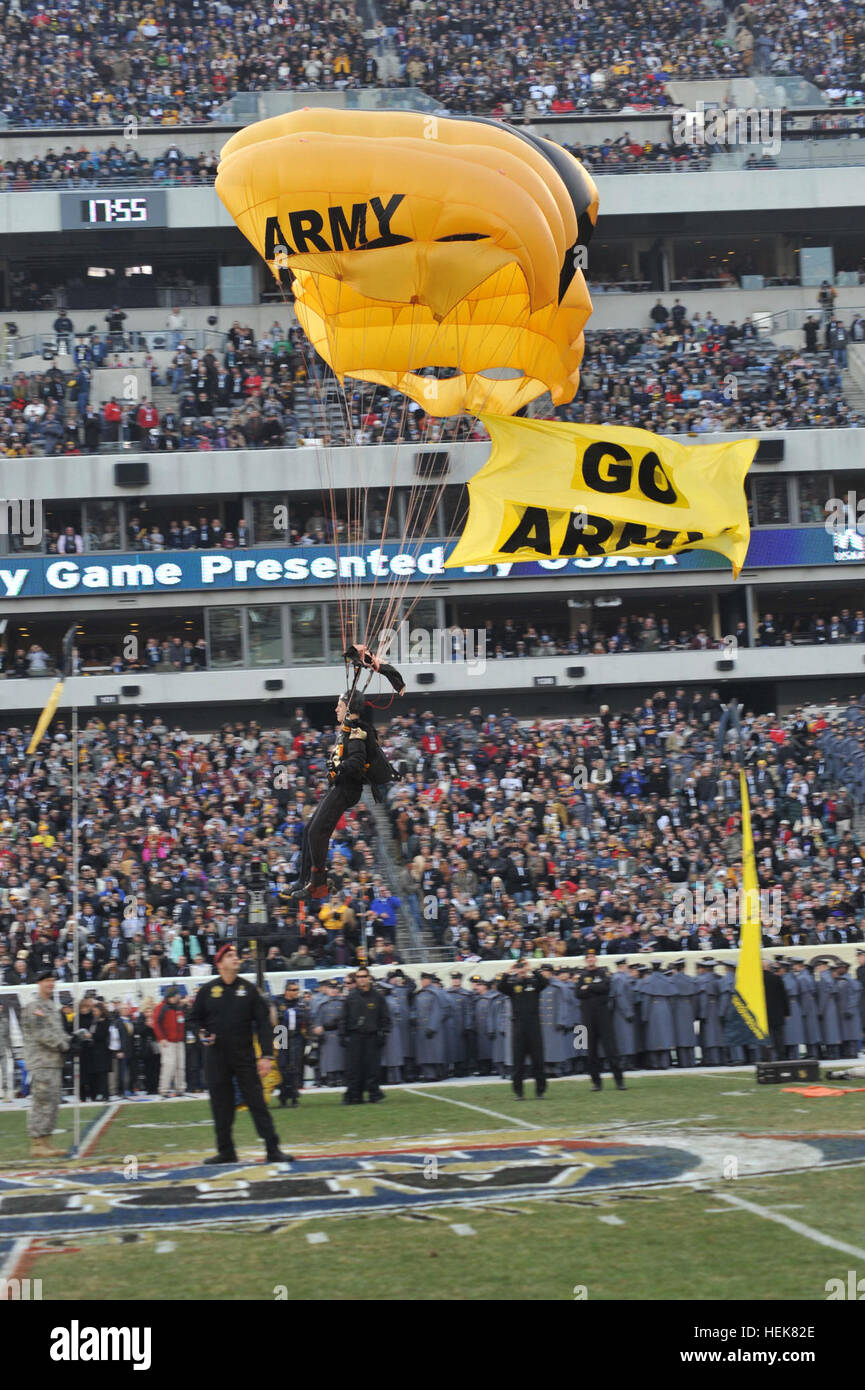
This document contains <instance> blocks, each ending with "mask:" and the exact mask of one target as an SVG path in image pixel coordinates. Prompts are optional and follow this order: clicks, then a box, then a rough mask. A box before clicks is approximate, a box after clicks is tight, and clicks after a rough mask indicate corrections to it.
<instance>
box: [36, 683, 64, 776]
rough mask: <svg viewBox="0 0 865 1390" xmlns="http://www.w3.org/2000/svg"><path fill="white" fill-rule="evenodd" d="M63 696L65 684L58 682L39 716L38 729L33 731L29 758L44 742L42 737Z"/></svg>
mask: <svg viewBox="0 0 865 1390" xmlns="http://www.w3.org/2000/svg"><path fill="white" fill-rule="evenodd" d="M62 694H63V682H62V681H58V682H57V684H56V685H55V687H54V689H53V690H52V691H51V694H50V695H49V696H48V703H47V704H46V706H45V708H44V710H43V711H42V713H41V714H40V716H39V720H38V723H37V725H36V728H35V729H34V730H33V737H32V738H31V740H30V743H29V745H28V748H27V757H28V758H29V757H31V756H32V754H33V753H35V752H36V749H37V748H38V747H39V745H40V743H41V742H42V737H43V735H44V733H45V730H46V729H47V728H48V725H49V724H50V723H51V720H52V719H53V718H54V711H55V710H56V709H57V706H58V704H59V703H60V696H61V695H62Z"/></svg>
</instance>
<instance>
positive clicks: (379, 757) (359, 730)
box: [296, 649, 399, 902]
mask: <svg viewBox="0 0 865 1390" xmlns="http://www.w3.org/2000/svg"><path fill="white" fill-rule="evenodd" d="M353 650H354V649H353ZM362 650H363V649H361V651H362ZM373 713H374V711H373V708H372V706H371V705H370V704H369V702H368V701H367V700H365V699H364V698H363V696H362V695H358V694H356V693H355V691H354V689H352V690H350V691H347V692H346V693H345V694H344V695H341V696H340V697H339V700H338V701H337V705H336V717H337V721H338V724H339V733H338V737H337V741H336V743H335V745H334V748H333V752H332V753H331V755H330V757H329V759H328V765H327V770H328V780H329V783H330V785H329V787H328V790H327V791H326V792H325V794H324V796H323V797H322V799H321V801H320V802H319V804H318V807H317V809H316V811H315V812H314V814H313V816H312V818H311V819H310V821H309V823H308V825H307V826H306V829H305V830H304V834H303V847H302V851H301V858H300V874H299V878H298V883H299V884H301V885H303V886H302V887H301V888H300V889H299V891H298V892H297V893H296V896H300V895H302V894H304V893H308V894H309V896H310V897H311V898H312V899H314V900H316V901H319V902H320V901H323V900H324V899H325V898H326V897H327V895H328V887H327V852H328V847H329V845H330V837H331V835H332V834H333V832H334V830H335V829H336V827H337V825H338V823H339V821H340V819H341V818H342V816H343V815H344V814H345V812H346V811H348V810H350V809H351V807H352V806H356V805H357V803H358V802H359V801H360V799H361V797H362V795H363V789H364V787H366V786H368V787H371V788H372V794H373V796H374V797H375V799H376V801H381V800H383V797H384V789H385V787H386V786H387V785H388V783H390V782H393V781H397V780H398V776H399V774H398V773H397V772H396V771H395V769H394V768H392V767H391V765H390V763H389V762H388V760H387V758H386V757H385V756H384V754H383V753H382V751H381V748H380V747H379V742H378V735H377V734H376V731H375V725H374V724H373Z"/></svg>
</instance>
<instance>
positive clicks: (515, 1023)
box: [496, 960, 549, 1100]
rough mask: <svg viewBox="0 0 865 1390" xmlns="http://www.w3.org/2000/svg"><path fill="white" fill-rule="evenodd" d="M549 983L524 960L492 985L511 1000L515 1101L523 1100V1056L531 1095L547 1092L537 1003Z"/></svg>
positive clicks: (540, 1095) (515, 964)
mask: <svg viewBox="0 0 865 1390" xmlns="http://www.w3.org/2000/svg"><path fill="white" fill-rule="evenodd" d="M548 984H549V980H548V979H547V978H546V976H545V975H542V974H541V972H540V970H531V969H530V968H529V963H528V961H527V960H518V961H515V962H514V964H513V965H512V967H511V973H510V976H508V975H502V976H500V977H499V979H498V981H497V982H496V988H497V989H498V991H499V993H500V994H506V995H507V996H508V998H509V999H510V1001H511V1017H512V1033H511V1037H512V1043H513V1061H514V1071H513V1077H512V1080H513V1083H514V1093H515V1095H516V1097H517V1100H522V1098H523V1068H524V1066H525V1060H526V1053H528V1054H529V1057H530V1058H531V1062H532V1075H533V1076H534V1078H535V1095H536V1096H537V1098H538V1100H540V1099H541V1097H542V1096H543V1094H544V1091H545V1090H546V1089H547V1076H546V1069H545V1062H544V1039H543V1035H542V1033H541V1015H540V1010H539V1007H538V1005H539V1000H540V994H541V990H542V989H546V987H547V985H548Z"/></svg>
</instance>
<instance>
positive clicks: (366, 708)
mask: <svg viewBox="0 0 865 1390" xmlns="http://www.w3.org/2000/svg"><path fill="white" fill-rule="evenodd" d="M339 698H340V700H341V701H342V703H343V704H344V705H348V713H349V715H356V717H357V718H358V719H360V720H361V721H362V722H363V723H364V724H371V723H372V721H373V715H374V713H375V711H374V710H373V707H372V705H371V704H370V702H369V700H365V699H364V697H363V696H362V695H355V696H354V697H352V696H350V695H349V693H348V691H347V690H346V691H344V692H343V694H342V695H340V697H339Z"/></svg>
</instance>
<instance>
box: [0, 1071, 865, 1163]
mask: <svg viewBox="0 0 865 1390" xmlns="http://www.w3.org/2000/svg"><path fill="white" fill-rule="evenodd" d="M531 1092H532V1088H531V1087H529V1092H528V1095H527V1099H526V1100H524V1101H522V1102H519V1101H517V1100H516V1098H515V1096H514V1095H513V1091H512V1090H511V1088H510V1087H509V1086H504V1085H496V1084H490V1083H479V1084H477V1085H472V1086H447V1085H443V1086H432V1087H429V1088H427V1089H425V1090H424V1091H422V1092H416V1093H414V1094H412V1093H410V1092H409V1091H406V1090H405V1089H402V1088H394V1087H389V1088H387V1089H386V1096H387V1099H386V1100H385V1102H384V1103H383V1104H382V1105H376V1106H371V1105H364V1106H354V1107H352V1108H351V1109H348V1108H346V1107H345V1106H343V1105H341V1104H340V1101H339V1097H338V1096H337V1095H334V1094H326V1095H322V1094H317V1093H316V1092H314V1091H312V1092H307V1093H305V1094H304V1095H303V1097H302V1099H301V1103H300V1106H299V1107H298V1109H296V1110H291V1109H286V1110H280V1109H279V1107H278V1105H277V1104H276V1103H274V1106H273V1115H274V1119H275V1122H276V1126H277V1130H278V1132H279V1135H280V1139H281V1141H282V1144H283V1147H287V1148H288V1149H289V1150H292V1149H295V1148H296V1149H298V1150H301V1151H304V1150H307V1149H308V1148H315V1147H317V1146H319V1145H328V1146H335V1145H339V1144H344V1145H345V1147H347V1148H351V1147H352V1146H354V1145H357V1146H358V1147H362V1146H363V1145H364V1144H365V1143H367V1142H369V1143H374V1142H376V1141H379V1140H387V1141H391V1140H394V1139H407V1140H411V1139H412V1138H426V1137H428V1136H431V1135H435V1134H436V1133H437V1132H440V1133H441V1134H442V1135H445V1134H447V1133H454V1134H467V1133H475V1132H486V1131H502V1130H503V1131H507V1132H508V1133H510V1134H512V1133H514V1132H517V1133H525V1134H530V1133H531V1130H529V1129H527V1128H525V1125H526V1124H529V1125H537V1126H539V1127H540V1128H550V1129H557V1128H564V1129H566V1130H567V1131H568V1132H569V1133H575V1134H588V1133H592V1132H593V1131H595V1130H596V1129H597V1128H600V1129H602V1130H607V1129H608V1127H610V1126H615V1127H622V1126H629V1125H633V1126H634V1127H635V1128H637V1129H639V1128H640V1127H642V1126H645V1125H646V1124H650V1125H651V1124H657V1125H663V1124H669V1125H671V1126H672V1127H673V1128H677V1127H683V1128H688V1129H704V1130H707V1131H726V1132H736V1131H745V1132H748V1133H767V1134H773V1133H791V1134H794V1133H800V1132H801V1133H808V1132H820V1133H822V1132H832V1133H845V1132H856V1131H863V1132H865V1092H863V1093H861V1094H851V1095H846V1096H838V1097H824V1098H822V1099H819V1100H816V1099H810V1100H809V1099H807V1098H805V1097H804V1096H799V1095H794V1094H790V1093H788V1092H786V1091H784V1090H783V1089H782V1088H781V1087H780V1086H758V1085H756V1083H755V1081H754V1077H753V1072H738V1073H737V1072H729V1073H723V1074H720V1075H718V1074H707V1075H705V1076H677V1075H676V1074H675V1073H672V1072H665V1073H663V1074H661V1075H659V1076H657V1077H654V1076H653V1077H637V1078H634V1079H632V1080H631V1081H630V1084H629V1089H628V1090H627V1091H626V1092H623V1093H622V1092H619V1091H617V1090H615V1088H614V1087H613V1086H612V1085H610V1084H609V1083H608V1084H606V1085H605V1087H604V1090H603V1091H602V1092H601V1093H600V1094H595V1093H593V1092H591V1091H590V1089H589V1086H588V1084H587V1083H586V1082H585V1081H584V1080H579V1079H573V1078H567V1079H563V1080H559V1081H553V1082H551V1084H550V1086H549V1088H548V1091H547V1095H546V1097H545V1099H544V1100H543V1101H537V1100H535V1099H534V1097H533V1095H532V1093H531ZM726 1092H734V1093H736V1094H732V1095H729V1094H725V1093H726ZM449 1100H450V1101H458V1102H460V1104H457V1105H454V1104H448V1101H449ZM472 1106H477V1107H480V1109H479V1110H478V1109H472V1108H471V1107H472ZM483 1111H492V1112H494V1113H493V1114H491V1115H490V1114H485V1113H483ZM98 1113H99V1112H98V1110H97V1109H96V1108H95V1107H86V1108H84V1109H83V1110H82V1130H83V1129H85V1128H86V1126H87V1125H88V1124H90V1123H91V1122H92V1120H93V1119H94V1118H95V1117H96V1115H97V1114H98ZM209 1121H210V1106H209V1104H208V1102H207V1101H206V1100H191V1101H178V1102H160V1101H151V1102H147V1103H139V1102H130V1103H127V1104H125V1105H123V1106H122V1107H121V1109H120V1110H119V1111H118V1113H117V1115H116V1117H115V1118H114V1119H113V1120H112V1122H111V1124H110V1125H109V1126H108V1128H107V1129H106V1130H105V1131H104V1133H103V1134H102V1136H101V1138H100V1139H99V1141H98V1143H97V1145H96V1146H95V1148H94V1150H93V1153H92V1154H91V1156H90V1157H91V1160H92V1159H96V1160H98V1158H99V1156H100V1155H105V1156H106V1157H108V1156H111V1157H114V1156H115V1155H117V1154H135V1155H136V1157H138V1158H139V1159H140V1160H147V1159H148V1158H159V1157H170V1156H171V1155H172V1154H177V1155H178V1156H181V1155H185V1154H189V1153H193V1154H195V1153H200V1154H202V1155H206V1154H208V1153H210V1152H212V1149H213V1131H212V1127H211V1125H210V1123H209ZM520 1122H522V1123H520ZM677 1122H679V1123H678V1124H677ZM57 1125H58V1129H59V1130H62V1131H63V1133H62V1134H61V1133H56V1134H55V1136H54V1143H55V1144H56V1145H58V1146H64V1147H65V1146H66V1145H67V1144H69V1143H71V1139H72V1107H71V1105H63V1106H61V1108H60V1111H59V1114H58V1117H57ZM142 1126H143V1127H142ZM151 1126H154V1127H153V1128H151ZM235 1140H236V1143H237V1145H238V1147H239V1148H247V1147H248V1148H251V1149H256V1148H260V1147H261V1141H260V1140H259V1139H258V1137H257V1135H256V1134H255V1131H254V1129H253V1126H252V1123H251V1121H250V1119H249V1116H248V1115H247V1114H246V1113H241V1114H239V1115H238V1117H237V1120H236V1122H235ZM28 1154H29V1144H28V1139H27V1131H26V1115H25V1113H24V1112H23V1111H11V1110H9V1111H6V1112H4V1111H3V1110H0V1161H2V1162H5V1163H10V1162H15V1161H18V1160H22V1159H26V1158H27V1157H28Z"/></svg>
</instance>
